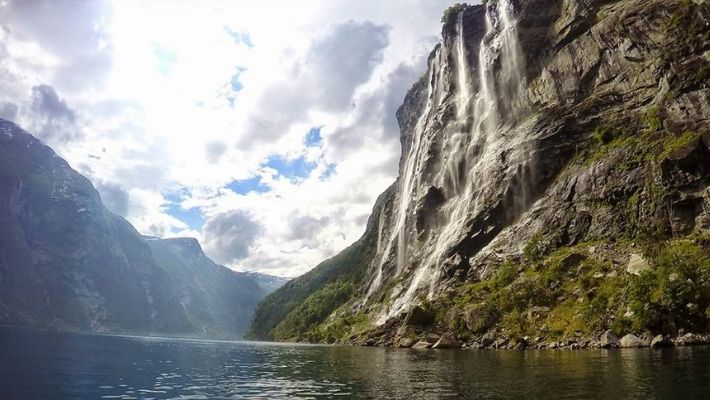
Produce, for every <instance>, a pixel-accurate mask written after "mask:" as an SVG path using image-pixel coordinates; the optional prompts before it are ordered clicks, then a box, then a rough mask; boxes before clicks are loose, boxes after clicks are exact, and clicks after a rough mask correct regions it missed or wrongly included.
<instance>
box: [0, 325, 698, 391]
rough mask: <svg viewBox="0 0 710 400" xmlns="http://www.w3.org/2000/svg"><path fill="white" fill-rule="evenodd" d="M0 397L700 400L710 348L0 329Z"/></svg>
mask: <svg viewBox="0 0 710 400" xmlns="http://www.w3.org/2000/svg"><path fill="white" fill-rule="evenodd" d="M0 346H1V347H0V399H100V398H105V399H135V398H137V399H227V398H229V399H234V398H237V399H239V398H279V397H288V398H335V397H337V398H386V399H399V398H406V399H436V398H470V399H523V398H524V399H648V398H653V399H696V398H707V397H706V396H707V393H708V389H710V369H708V368H707V365H710V348H708V347H687V348H679V349H669V350H664V351H655V350H650V349H640V350H608V351H607V350H588V351H587V350H584V351H569V350H566V351H565V350H562V351H512V350H511V351H506V350H500V351H496V350H480V351H466V350H428V351H416V350H410V349H386V348H365V347H336V346H308V345H291V344H267V343H249V342H228V341H204V340H188V339H169V338H152V337H135V336H100V335H83V334H71V333H50V332H38V331H30V330H2V331H0Z"/></svg>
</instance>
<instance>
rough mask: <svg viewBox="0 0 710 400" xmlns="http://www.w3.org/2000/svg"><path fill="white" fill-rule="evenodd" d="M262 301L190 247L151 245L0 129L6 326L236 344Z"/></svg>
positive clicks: (90, 190) (0, 299) (71, 175)
mask: <svg viewBox="0 0 710 400" xmlns="http://www.w3.org/2000/svg"><path fill="white" fill-rule="evenodd" d="M265 294H266V291H264V290H262V289H261V288H260V287H259V285H258V283H257V282H256V281H255V280H254V278H253V277H250V276H247V275H244V274H240V273H235V272H233V271H230V270H228V269H226V268H225V267H222V266H219V265H215V264H214V263H213V262H212V261H211V260H209V259H208V258H207V257H206V256H205V255H204V253H202V250H201V248H200V246H199V244H198V243H197V241H196V240H194V239H169V240H159V239H150V240H146V239H145V238H143V237H142V236H141V235H140V234H138V232H136V230H135V229H134V228H133V227H132V226H131V225H130V224H129V223H128V222H127V221H125V220H124V219H123V218H120V217H118V216H116V215H114V214H112V213H111V212H110V211H108V210H107V209H106V208H105V207H104V206H103V204H102V202H101V198H100V196H99V193H98V192H97V191H96V190H95V189H94V187H93V186H92V185H91V183H90V182H89V180H88V179H86V178H85V177H83V176H81V175H80V174H79V173H78V172H76V171H74V170H73V169H72V168H71V167H70V166H69V165H68V164H67V163H66V161H64V160H63V159H61V158H60V157H59V156H57V154H55V153H54V151H52V150H51V149H50V148H49V147H47V146H45V145H44V144H42V143H41V142H40V141H39V140H37V139H35V138H34V137H33V136H32V135H30V134H29V133H27V132H25V131H23V130H22V129H20V128H19V127H17V126H16V125H14V124H13V123H11V122H8V121H5V120H2V119H0V324H2V325H23V326H34V327H42V328H50V329H63V330H78V331H91V332H113V333H138V334H170V335H181V336H183V335H184V336H203V337H204V336H207V337H240V336H241V335H242V334H243V333H244V331H245V329H246V327H247V326H246V325H247V324H248V321H249V319H250V318H251V315H252V313H253V310H254V307H255V305H256V303H257V302H258V301H259V300H260V299H261V298H262V297H263V296H264V295H265Z"/></svg>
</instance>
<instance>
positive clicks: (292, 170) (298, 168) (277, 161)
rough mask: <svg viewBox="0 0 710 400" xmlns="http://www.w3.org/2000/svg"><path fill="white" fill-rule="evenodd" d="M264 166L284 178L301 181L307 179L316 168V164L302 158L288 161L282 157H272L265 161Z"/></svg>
mask: <svg viewBox="0 0 710 400" xmlns="http://www.w3.org/2000/svg"><path fill="white" fill-rule="evenodd" d="M264 166H266V167H269V168H273V169H275V170H276V172H277V173H278V174H279V175H280V176H283V177H285V178H289V179H302V178H308V176H309V175H310V174H311V171H313V170H314V169H315V168H316V163H314V162H311V161H308V160H306V157H304V156H300V157H298V158H294V159H291V160H289V159H287V158H285V157H283V156H279V155H272V156H270V157H269V158H268V159H267V160H266V163H264Z"/></svg>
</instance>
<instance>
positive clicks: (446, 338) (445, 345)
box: [432, 334, 461, 349]
mask: <svg viewBox="0 0 710 400" xmlns="http://www.w3.org/2000/svg"><path fill="white" fill-rule="evenodd" d="M459 347H461V343H459V341H458V340H456V338H455V337H454V336H453V335H450V334H446V335H443V336H442V337H441V338H440V339H439V340H438V341H437V342H436V343H434V346H432V348H434V349H453V348H459Z"/></svg>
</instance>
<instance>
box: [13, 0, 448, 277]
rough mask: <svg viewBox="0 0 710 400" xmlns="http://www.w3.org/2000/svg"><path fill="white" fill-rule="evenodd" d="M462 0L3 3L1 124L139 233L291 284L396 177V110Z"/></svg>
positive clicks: (349, 232) (348, 239)
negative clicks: (62, 166)
mask: <svg viewBox="0 0 710 400" xmlns="http://www.w3.org/2000/svg"><path fill="white" fill-rule="evenodd" d="M454 1H455V0H392V1H387V2H381V1H376V0H358V1H338V2H329V1H303V2H300V1H287V2H281V3H279V11H280V12H279V13H274V12H273V8H274V6H273V4H272V3H271V2H264V1H261V0H243V1H240V2H219V1H215V2H211V3H209V4H205V3H194V2H124V1H118V0H115V1H112V0H99V1H92V2H75V1H72V0H57V1H20V0H5V1H0V76H3V77H4V79H2V80H0V117H3V118H14V119H15V120H16V121H17V122H18V123H19V124H21V125H22V126H24V127H25V128H27V129H28V130H30V131H32V132H33V133H35V134H36V135H38V136H40V137H42V138H44V139H45V140H48V142H49V143H48V144H50V145H51V146H52V147H53V148H54V149H55V150H56V151H57V152H58V154H60V155H61V156H62V157H64V158H65V159H67V160H68V161H69V162H70V164H72V165H74V166H76V167H77V168H79V169H80V170H81V171H82V172H83V173H85V174H87V176H88V177H89V178H90V179H91V180H92V181H93V182H95V183H96V187H97V189H98V190H99V192H100V193H101V195H102V198H103V199H104V202H105V203H106V205H107V207H109V208H110V209H111V210H113V211H114V212H116V213H118V214H120V215H124V216H125V217H126V218H127V219H128V220H129V221H130V222H131V223H132V224H133V225H134V226H135V227H136V228H137V229H138V230H139V231H140V232H141V233H144V234H153V235H158V236H195V237H198V238H200V240H201V241H202V242H203V247H204V248H205V251H206V252H207V254H208V255H210V256H212V257H214V258H215V259H216V260H217V261H220V262H223V263H225V264H227V265H228V266H230V267H232V268H235V269H240V270H258V271H262V272H270V273H275V274H280V275H286V276H295V275H298V274H300V273H303V272H305V271H307V270H308V269H310V268H312V267H314V266H315V265H317V264H318V263H319V262H320V261H322V260H323V259H325V258H327V257H329V256H332V255H333V254H335V253H336V252H338V251H340V250H342V249H343V248H344V247H346V246H347V245H349V244H350V243H352V242H353V241H354V240H356V239H357V238H358V237H359V236H360V235H361V234H362V231H363V229H364V224H365V221H366V219H367V216H368V215H369V213H370V212H371V207H372V204H373V202H374V200H375V198H376V197H377V195H378V194H379V193H380V192H381V191H382V190H384V189H385V188H386V187H387V186H389V185H390V184H391V182H392V181H393V180H394V179H395V177H396V173H397V160H398V158H399V152H400V148H399V139H398V137H399V130H398V127H397V123H396V119H395V117H394V111H395V110H396V108H397V107H398V106H399V104H400V103H401V101H402V98H403V97H404V94H405V92H406V90H407V88H408V87H409V86H410V85H411V84H412V83H414V82H415V81H416V79H417V78H418V77H419V76H420V75H421V74H422V73H423V72H424V67H425V66H424V62H423V61H422V60H423V57H425V56H426V55H427V54H428V53H429V51H430V49H431V47H432V45H433V44H434V42H435V41H436V40H437V36H438V33H439V30H440V22H439V18H440V16H441V12H442V11H443V10H444V9H445V8H446V7H447V6H448V5H450V4H451V3H453V2H454ZM404 13H406V18H405V17H404ZM156 26H160V29H156ZM185 26H190V27H191V29H185ZM156 49H160V51H159V52H158V53H159V54H158V55H159V56H156ZM161 54H162V56H160V55H161ZM313 128H317V129H318V132H319V133H318V140H312V138H311V140H307V139H306V136H307V135H308V134H309V132H310V131H312V129H313ZM236 210H239V211H236Z"/></svg>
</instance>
